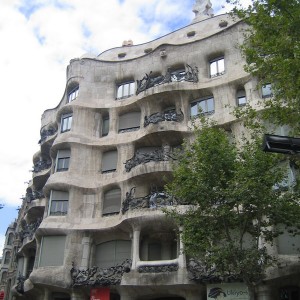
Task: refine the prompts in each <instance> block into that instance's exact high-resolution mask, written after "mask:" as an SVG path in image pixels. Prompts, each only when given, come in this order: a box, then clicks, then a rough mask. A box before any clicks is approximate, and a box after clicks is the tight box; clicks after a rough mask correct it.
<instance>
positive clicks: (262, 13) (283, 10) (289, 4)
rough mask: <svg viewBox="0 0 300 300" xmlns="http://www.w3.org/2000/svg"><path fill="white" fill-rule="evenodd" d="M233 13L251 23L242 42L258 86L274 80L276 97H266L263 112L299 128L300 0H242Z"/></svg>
mask: <svg viewBox="0 0 300 300" xmlns="http://www.w3.org/2000/svg"><path fill="white" fill-rule="evenodd" d="M227 2H230V3H233V4H235V5H236V7H235V9H234V10H233V14H234V15H237V16H238V17H239V18H241V19H242V20H244V22H246V23H247V24H248V25H250V26H249V28H248V29H247V31H245V41H244V43H243V45H242V46H241V50H242V53H243V54H244V57H245V59H246V65H245V69H246V71H248V72H250V73H251V74H252V75H254V76H255V77H257V78H258V80H259V87H260V86H262V85H264V84H266V83H271V84H272V92H273V97H272V99H269V100H267V101H264V105H265V107H266V108H267V110H265V111H264V116H265V117H266V118H268V119H271V120H272V122H276V123H278V124H288V125H290V126H291V127H292V128H294V129H295V130H296V133H297V134H299V132H300V122H299V116H300V2H299V0H252V4H251V5H249V6H248V7H247V8H243V7H242V6H241V5H240V4H241V3H242V1H239V0H238V1H236V0H227Z"/></svg>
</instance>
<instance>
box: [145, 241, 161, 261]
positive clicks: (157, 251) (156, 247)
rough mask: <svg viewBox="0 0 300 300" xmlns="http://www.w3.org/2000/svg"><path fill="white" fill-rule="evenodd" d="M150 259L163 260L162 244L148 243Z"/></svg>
mask: <svg viewBox="0 0 300 300" xmlns="http://www.w3.org/2000/svg"><path fill="white" fill-rule="evenodd" d="M148 260H150V261H151V260H161V244H160V243H158V242H154V243H149V244H148Z"/></svg>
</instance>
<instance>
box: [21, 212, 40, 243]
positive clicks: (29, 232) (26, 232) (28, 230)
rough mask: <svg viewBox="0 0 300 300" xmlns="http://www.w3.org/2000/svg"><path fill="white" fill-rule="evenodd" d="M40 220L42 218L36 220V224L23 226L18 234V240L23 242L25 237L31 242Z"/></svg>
mask: <svg viewBox="0 0 300 300" xmlns="http://www.w3.org/2000/svg"><path fill="white" fill-rule="evenodd" d="M42 220H43V218H38V219H37V221H36V222H33V223H30V224H26V225H25V226H23V227H22V229H21V230H20V232H19V238H20V240H21V241H23V240H24V239H25V238H27V237H28V238H29V239H30V240H31V239H32V237H33V235H34V234H35V232H36V230H37V229H38V228H39V226H40V224H41V222H42Z"/></svg>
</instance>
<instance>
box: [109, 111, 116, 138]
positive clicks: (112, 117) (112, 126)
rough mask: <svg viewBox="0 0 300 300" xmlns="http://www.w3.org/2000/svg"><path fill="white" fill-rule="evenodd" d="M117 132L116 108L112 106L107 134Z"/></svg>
mask: <svg viewBox="0 0 300 300" xmlns="http://www.w3.org/2000/svg"><path fill="white" fill-rule="evenodd" d="M110 133H118V115H117V111H116V109H114V108H112V109H111V110H110V115H109V134H110Z"/></svg>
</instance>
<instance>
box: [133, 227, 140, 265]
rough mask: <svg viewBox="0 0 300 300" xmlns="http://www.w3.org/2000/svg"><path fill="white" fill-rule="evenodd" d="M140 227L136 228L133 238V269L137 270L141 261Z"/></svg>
mask: <svg viewBox="0 0 300 300" xmlns="http://www.w3.org/2000/svg"><path fill="white" fill-rule="evenodd" d="M140 234H141V229H140V227H136V228H134V229H133V237H132V269H133V270H135V269H136V265H137V263H138V262H139V261H140V253H139V251H140Z"/></svg>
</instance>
